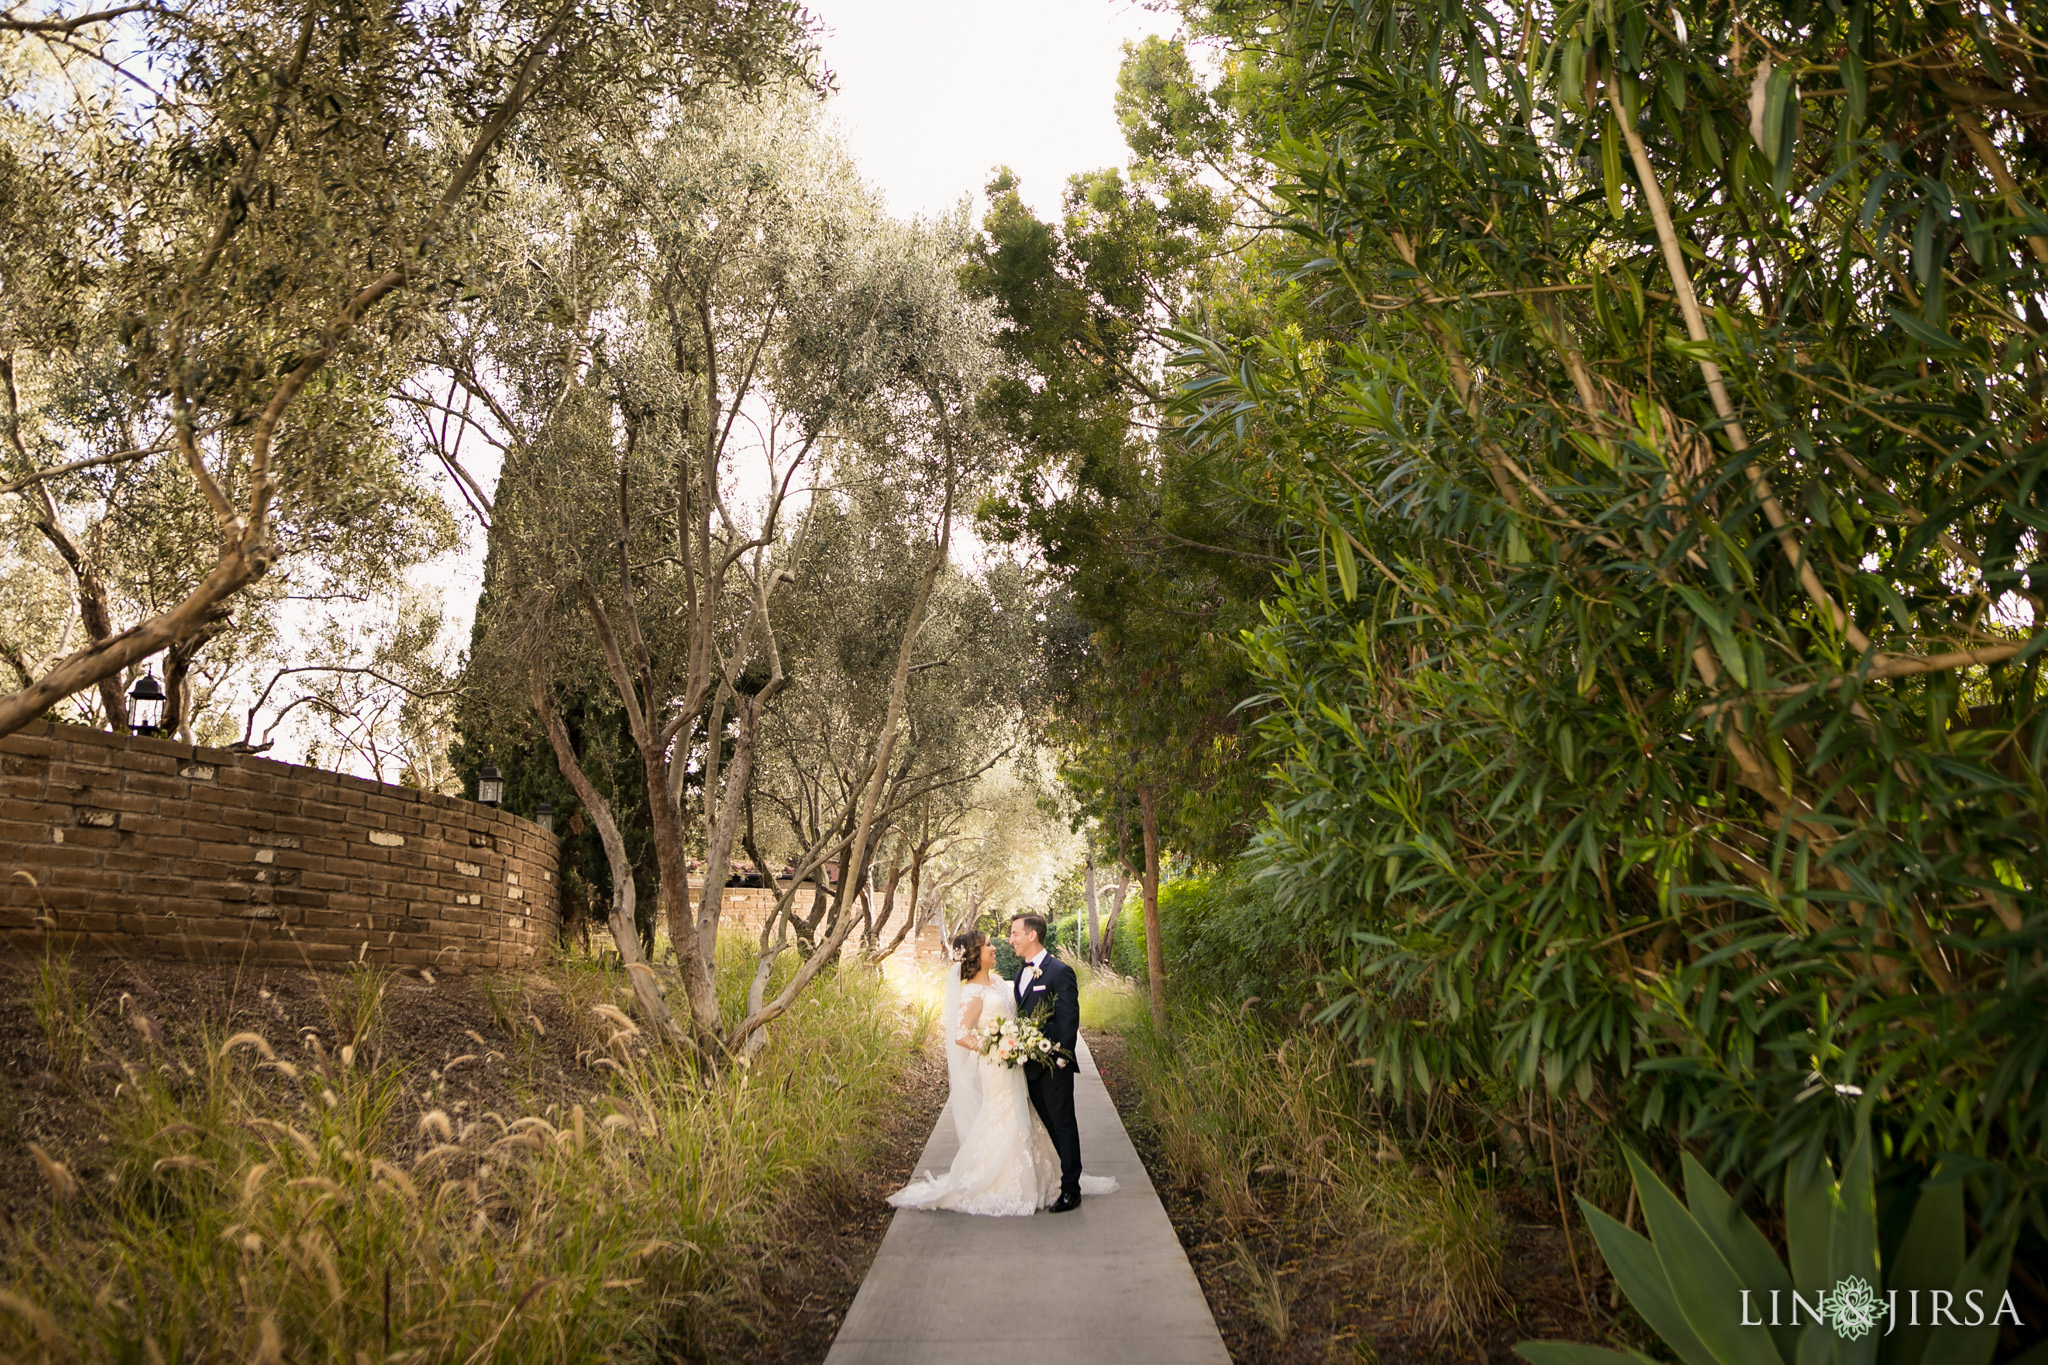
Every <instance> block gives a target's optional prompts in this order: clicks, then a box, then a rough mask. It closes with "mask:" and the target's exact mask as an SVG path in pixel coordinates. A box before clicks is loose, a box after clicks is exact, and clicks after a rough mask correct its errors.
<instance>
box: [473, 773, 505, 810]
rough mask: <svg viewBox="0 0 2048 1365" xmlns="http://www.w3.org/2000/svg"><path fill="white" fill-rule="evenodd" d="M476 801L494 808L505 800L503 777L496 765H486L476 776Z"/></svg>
mask: <svg viewBox="0 0 2048 1365" xmlns="http://www.w3.org/2000/svg"><path fill="white" fill-rule="evenodd" d="M476 799H477V800H478V801H480V802H482V803H483V804H484V805H486V806H495V805H497V804H498V803H499V802H501V801H503V800H504V799H505V775H504V774H503V773H501V772H499V771H498V769H497V767H496V765H494V764H490V763H486V764H484V766H483V767H482V768H481V769H480V770H478V772H477V775H476Z"/></svg>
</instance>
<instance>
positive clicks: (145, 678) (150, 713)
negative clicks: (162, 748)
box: [128, 673, 164, 735]
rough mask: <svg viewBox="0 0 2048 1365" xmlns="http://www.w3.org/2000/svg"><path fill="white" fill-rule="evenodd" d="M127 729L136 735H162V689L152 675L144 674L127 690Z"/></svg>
mask: <svg viewBox="0 0 2048 1365" xmlns="http://www.w3.org/2000/svg"><path fill="white" fill-rule="evenodd" d="M128 728H129V729H131V730H133V731H134V732H135V733H136V734H138V735H156V734H161V733H163V728H164V688H163V684H162V683H160V682H158V681H157V680H156V674H154V673H144V674H143V675H142V676H141V677H140V678H137V679H136V680H135V686H134V687H132V688H130V689H129V690H128Z"/></svg>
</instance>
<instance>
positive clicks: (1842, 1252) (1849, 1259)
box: [1827, 1125, 1884, 1365]
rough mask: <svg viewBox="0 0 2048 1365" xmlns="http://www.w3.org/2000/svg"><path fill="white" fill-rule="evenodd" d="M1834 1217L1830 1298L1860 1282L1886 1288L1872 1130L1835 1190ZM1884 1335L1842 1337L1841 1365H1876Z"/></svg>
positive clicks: (1854, 1150)
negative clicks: (1842, 1286)
mask: <svg viewBox="0 0 2048 1365" xmlns="http://www.w3.org/2000/svg"><path fill="white" fill-rule="evenodd" d="M1833 1193H1834V1198H1833V1201H1832V1202H1833V1205H1834V1208H1833V1215H1832V1216H1831V1217H1830V1219H1829V1244H1828V1262H1829V1269H1828V1278H1827V1287H1828V1292H1829V1293H1830V1294H1832V1293H1834V1291H1835V1286H1836V1285H1838V1284H1841V1283H1842V1282H1843V1281H1844V1280H1846V1279H1848V1278H1850V1277H1852V1276H1853V1277H1854V1278H1856V1279H1859V1280H1861V1281H1863V1283H1864V1284H1866V1285H1868V1286H1870V1288H1871V1291H1872V1292H1873V1293H1874V1292H1876V1290H1877V1289H1878V1288H1879V1287H1880V1286H1882V1285H1883V1284H1884V1276H1883V1275H1881V1274H1880V1273H1878V1268H1877V1195H1876V1192H1875V1191H1874V1189H1873V1188H1872V1186H1871V1181H1870V1129H1869V1127H1868V1126H1867V1125H1866V1126H1865V1127H1864V1129H1863V1131H1862V1133H1861V1134H1859V1135H1858V1136H1857V1139H1856V1145H1855V1147H1853V1148H1852V1149H1851V1150H1850V1152H1849V1160H1848V1162H1847V1163H1846V1164H1844V1165H1843V1167H1842V1180H1841V1183H1840V1184H1839V1185H1837V1186H1836V1187H1835V1189H1834V1192H1833ZM1882 1336H1883V1331H1882V1328H1880V1329H1879V1330H1878V1331H1874V1332H1869V1333H1866V1334H1865V1335H1863V1336H1861V1337H1854V1338H1851V1337H1842V1338H1840V1339H1839V1340H1837V1341H1836V1343H1835V1359H1836V1361H1837V1362H1839V1365H1876V1361H1877V1347H1878V1343H1879V1341H1880V1340H1881V1339H1882Z"/></svg>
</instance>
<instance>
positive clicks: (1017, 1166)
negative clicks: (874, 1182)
mask: <svg viewBox="0 0 2048 1365" xmlns="http://www.w3.org/2000/svg"><path fill="white" fill-rule="evenodd" d="M971 1000H979V1001H981V1021H982V1022H986V1021H988V1020H991V1019H996V1018H1002V1019H1014V1018H1016V1017H1017V1000H1016V997H1015V996H1014V995H1013V994H1011V989H1010V983H1009V982H1007V981H1002V980H995V981H991V982H990V983H989V984H988V985H986V986H977V985H974V984H972V983H969V984H968V985H966V986H965V987H963V988H962V989H961V991H960V1001H959V1004H958V1005H957V1006H950V1007H949V1008H948V1009H947V1011H946V1022H947V1025H948V1029H947V1033H946V1047H947V1050H948V1055H949V1060H951V1061H952V1062H953V1063H954V1065H952V1066H951V1067H950V1068H949V1070H950V1071H951V1073H952V1077H953V1093H952V1097H951V1103H950V1105H949V1106H948V1107H949V1108H950V1109H951V1110H952V1113H953V1121H954V1123H955V1124H956V1125H957V1126H958V1127H959V1130H960V1151H959V1154H958V1155H957V1156H955V1157H954V1158H953V1165H952V1168H951V1169H950V1170H948V1171H947V1172H946V1173H945V1174H944V1175H938V1176H935V1175H932V1174H931V1173H930V1172H923V1173H921V1174H920V1175H919V1176H918V1178H917V1179H915V1180H913V1181H911V1182H910V1183H909V1184H908V1185H905V1186H904V1187H903V1188H902V1189H900V1190H898V1191H896V1193H894V1194H892V1195H890V1196H889V1202H890V1203H891V1204H892V1205H894V1206H895V1207H897V1208H899V1209H951V1210H953V1211H954V1212H956V1213H978V1214H986V1215H994V1216H998V1217H1022V1216H1026V1215H1029V1214H1033V1213H1036V1212H1037V1211H1038V1210H1040V1209H1042V1208H1044V1207H1046V1206H1047V1205H1048V1204H1050V1203H1052V1202H1053V1200H1055V1199H1057V1198H1059V1196H1060V1158H1059V1153H1058V1152H1056V1151H1054V1150H1053V1145H1052V1138H1051V1136H1050V1135H1049V1134H1047V1132H1046V1131H1045V1124H1044V1123H1043V1122H1041V1121H1040V1120H1039V1117H1038V1111H1037V1110H1035V1109H1033V1108H1032V1107H1031V1096H1030V1093H1029V1092H1028V1091H1027V1090H1026V1089H1025V1086H1024V1072H1023V1071H1022V1069H1020V1068H1018V1067H1010V1066H1003V1065H1000V1064H999V1063H996V1062H993V1061H991V1060H989V1059H988V1058H986V1057H977V1056H975V1055H974V1054H973V1053H972V1052H969V1051H968V1050H967V1049H965V1048H963V1047H960V1046H959V1045H958V1044H957V1043H955V1042H954V1041H953V1040H954V1039H956V1038H958V1037H960V1036H961V1034H962V1033H963V1032H965V1030H964V1029H963V1028H962V1027H961V1018H962V1016H963V1014H964V1013H965V1011H966V1008H967V1004H968V1002H969V1001H971ZM962 1059H964V1063H965V1064H964V1065H962V1064H960V1063H961V1062H962ZM970 1078H971V1080H970ZM1115 1189H1116V1181H1115V1180H1114V1179H1113V1178H1111V1177H1108V1176H1088V1175H1084V1176H1082V1177H1081V1193H1083V1194H1108V1193H1110V1192H1111V1191H1113V1190H1115Z"/></svg>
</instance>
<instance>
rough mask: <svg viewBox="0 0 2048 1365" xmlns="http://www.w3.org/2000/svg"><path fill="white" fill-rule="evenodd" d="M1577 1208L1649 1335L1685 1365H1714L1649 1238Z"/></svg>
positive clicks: (1591, 1208)
mask: <svg viewBox="0 0 2048 1365" xmlns="http://www.w3.org/2000/svg"><path fill="white" fill-rule="evenodd" d="M1654 1178H1655V1177H1652V1179H1654ZM1579 1209H1580V1211H1581V1212H1582V1213H1584V1214H1585V1215H1586V1226H1587V1227H1588V1228H1590V1229H1592V1232H1593V1241H1594V1242H1595V1243H1596V1244H1597V1245H1598V1246H1599V1248H1600V1255H1601V1257H1602V1258H1603V1259H1605V1260H1606V1262H1607V1269H1608V1270H1609V1271H1610V1272H1612V1273H1613V1275H1614V1281H1615V1283H1616V1284H1619V1285H1620V1286H1621V1292H1622V1293H1624V1294H1626V1295H1628V1301H1629V1302H1630V1303H1631V1304H1633V1305H1634V1306H1635V1310H1636V1312H1638V1313H1640V1314H1642V1315H1643V1321H1644V1322H1647V1323H1649V1324H1650V1330H1652V1331H1654V1332H1655V1333H1656V1334H1657V1335H1658V1336H1660V1337H1662V1338H1663V1339H1664V1344H1665V1345H1666V1346H1669V1347H1670V1348H1671V1349H1672V1351H1673V1352H1675V1353H1676V1354H1677V1356H1678V1358H1679V1359H1680V1360H1682V1361H1684V1362H1685V1365H1717V1363H1716V1361H1715V1359H1714V1354H1713V1352H1711V1351H1709V1350H1708V1349H1707V1346H1706V1343H1705V1342H1703V1341H1701V1340H1700V1339H1699V1334H1698V1333H1696V1332H1694V1331H1693V1330H1692V1327H1691V1325H1690V1324H1688V1323H1687V1322H1686V1319H1685V1314H1684V1312H1683V1311H1682V1310H1680V1308H1679V1306H1678V1299H1677V1297H1676V1296H1675V1295H1674V1294H1673V1293H1672V1291H1671V1280H1670V1278H1669V1277H1668V1276H1667V1275H1666V1274H1665V1272H1664V1265H1663V1263H1662V1262H1661V1261H1659V1260H1658V1259H1657V1250H1656V1248H1655V1247H1653V1246H1652V1245H1651V1244H1650V1239H1649V1238H1647V1237H1645V1236H1643V1235H1642V1234H1641V1233H1639V1232H1634V1231H1631V1230H1630V1229H1628V1228H1625V1227H1623V1226H1622V1225H1621V1224H1620V1223H1617V1222H1615V1221H1614V1219H1612V1218H1610V1217H1608V1216H1607V1215H1606V1214H1605V1213H1602V1212H1601V1211H1600V1209H1599V1208H1598V1207H1597V1206H1595V1205H1593V1204H1591V1203H1588V1202H1587V1201H1586V1200H1584V1199H1581V1200H1580V1201H1579Z"/></svg>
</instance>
